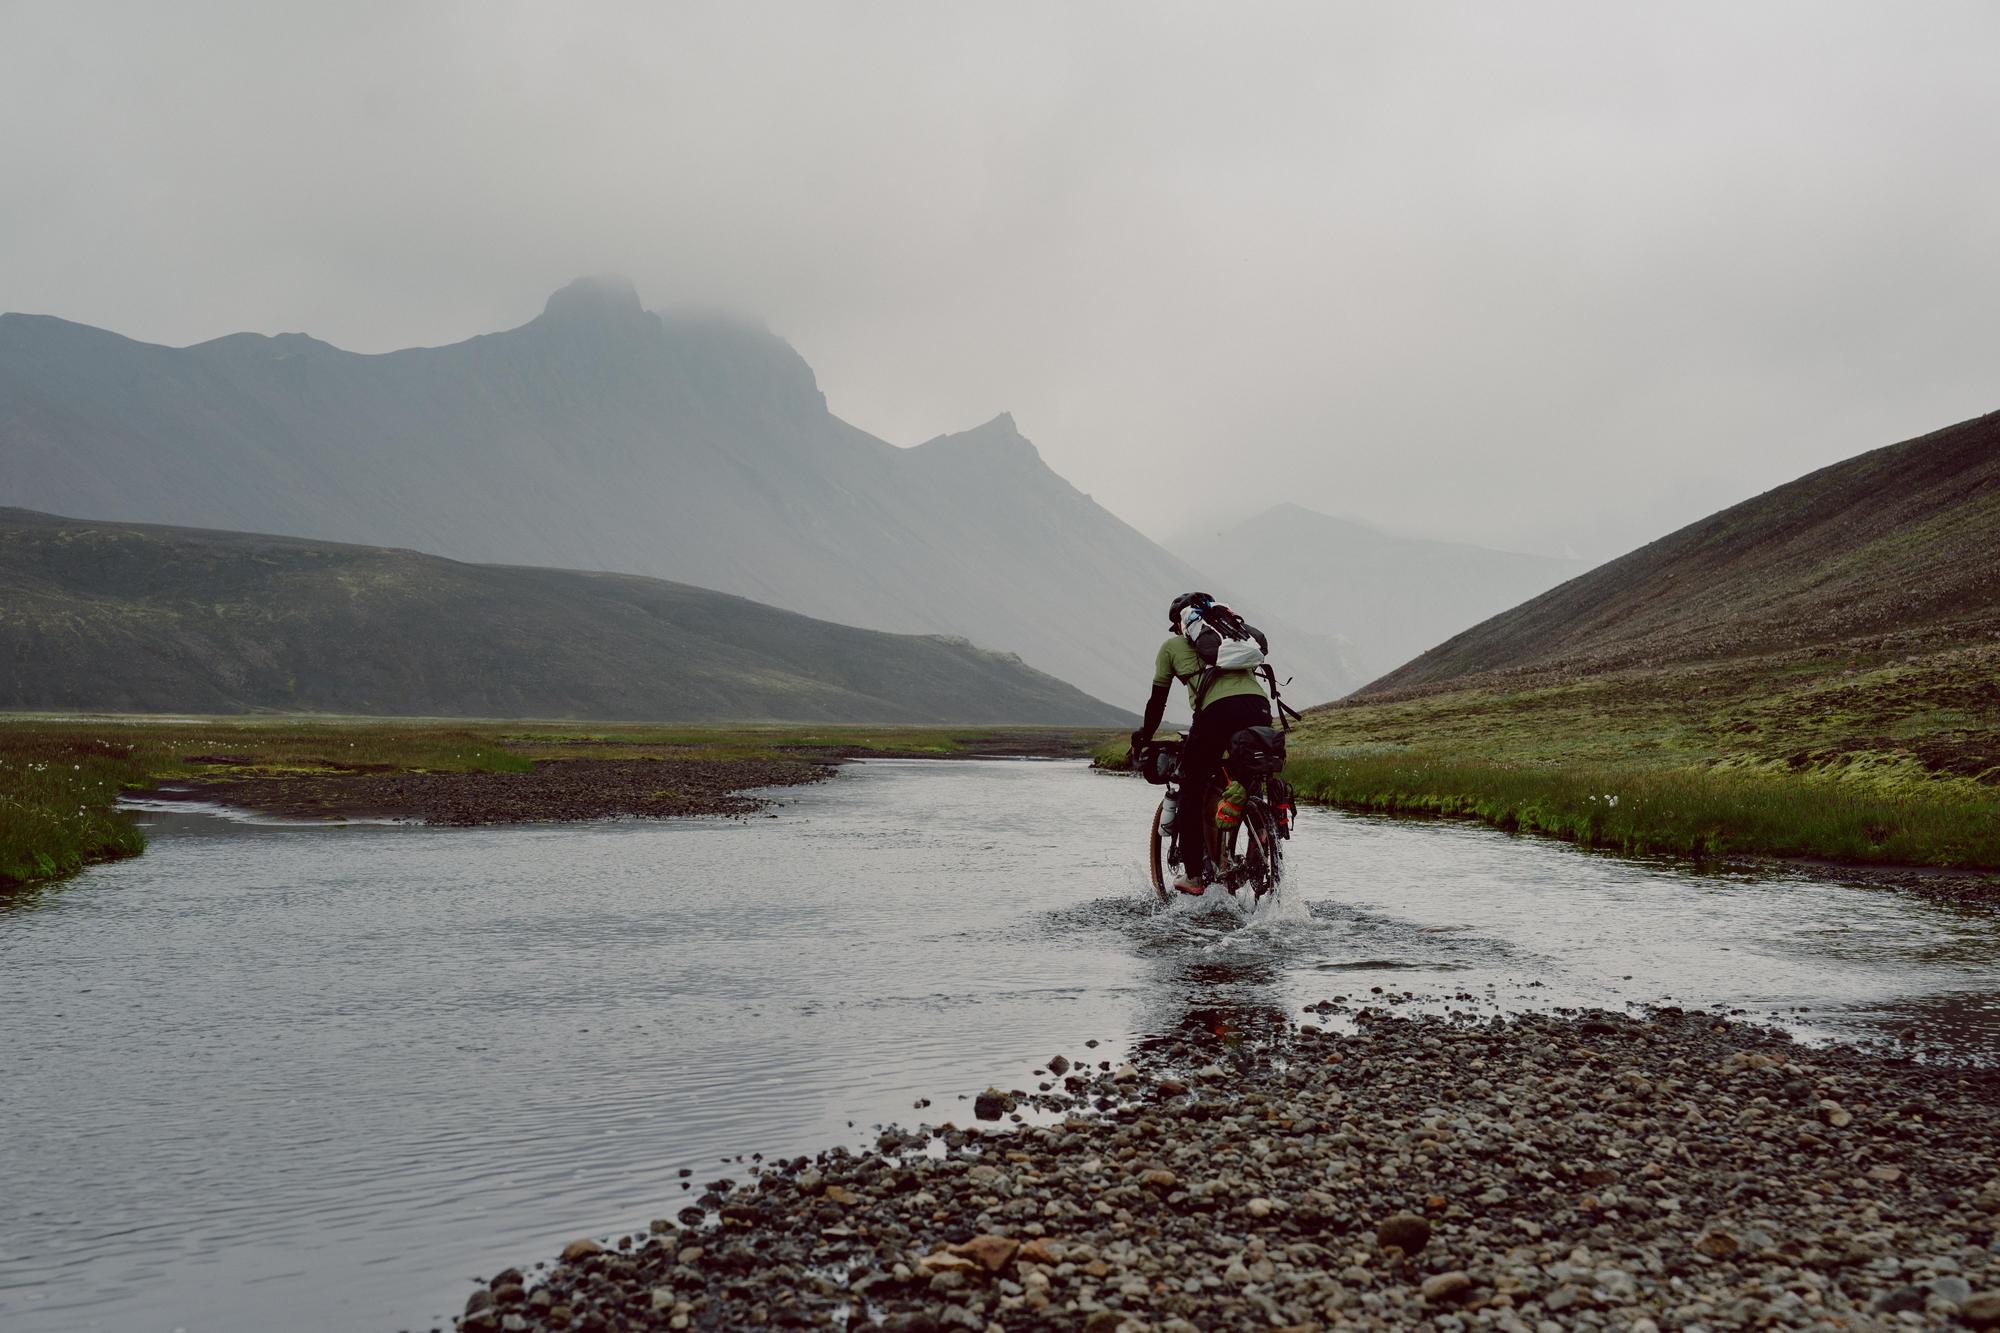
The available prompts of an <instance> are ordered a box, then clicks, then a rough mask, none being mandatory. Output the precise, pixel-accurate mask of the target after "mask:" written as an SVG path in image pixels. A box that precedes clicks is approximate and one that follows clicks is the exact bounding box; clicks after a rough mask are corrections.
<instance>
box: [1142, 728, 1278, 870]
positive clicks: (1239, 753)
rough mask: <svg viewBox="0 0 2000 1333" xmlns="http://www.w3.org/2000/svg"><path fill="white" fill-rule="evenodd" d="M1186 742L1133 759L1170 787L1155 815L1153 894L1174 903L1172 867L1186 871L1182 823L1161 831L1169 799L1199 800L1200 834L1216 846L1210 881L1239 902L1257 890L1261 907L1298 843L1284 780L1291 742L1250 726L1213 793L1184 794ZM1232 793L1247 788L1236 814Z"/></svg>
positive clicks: (1232, 748) (1149, 859)
mask: <svg viewBox="0 0 2000 1333" xmlns="http://www.w3.org/2000/svg"><path fill="white" fill-rule="evenodd" d="M1180 747H1181V738H1180V737H1170V738H1166V739H1162V740H1156V741H1148V742H1147V743H1146V744H1145V745H1143V746H1141V747H1140V748H1139V749H1138V750H1136V751H1134V752H1133V755H1132V760H1131V762H1132V765H1133V767H1135V768H1138V769H1139V770H1140V771H1141V772H1143V773H1144V774H1145V775H1146V780H1147V781H1148V782H1152V783H1154V784H1155V785H1166V786H1167V787H1168V793H1167V795H1164V796H1162V797H1161V798H1160V803H1159V805H1157V806H1155V807H1154V809H1153V822H1152V828H1151V830H1150V834H1149V837H1148V838H1147V855H1146V863H1147V869H1148V870H1149V871H1150V872H1151V874H1152V879H1153V892H1154V894H1155V895H1156V896H1157V897H1158V898H1159V900H1160V901H1161V902H1163V903H1164V902H1169V901H1171V900H1172V899H1173V897H1174V888H1173V879H1174V875H1173V868H1174V867H1175V866H1178V865H1182V864H1184V862H1183V860H1182V857H1181V849H1180V845H1179V843H1180V832H1179V829H1178V827H1177V825H1178V824H1179V821H1178V820H1175V821H1173V824H1170V825H1169V826H1168V827H1165V828H1162V827H1161V824H1162V822H1163V821H1162V816H1163V814H1164V812H1165V810H1166V808H1167V801H1168V799H1169V797H1171V796H1174V795H1176V794H1177V795H1178V798H1179V799H1180V800H1183V801H1184V800H1189V799H1193V800H1196V801H1199V802H1200V803H1201V804H1200V808H1201V809H1202V810H1203V811H1204V816H1203V818H1202V820H1201V827H1202V829H1203V830H1204V832H1205V834H1206V836H1207V837H1208V840H1209V845H1208V864H1209V866H1210V868H1211V873H1210V876H1209V882H1210V883H1212V884H1220V885H1222V886H1223V887H1224V888H1225V889H1227V890H1228V891H1229V893H1230V894H1231V895H1232V896H1233V895H1234V894H1235V893H1236V892H1237V891H1238V890H1239V889H1244V888H1247V889H1249V890H1250V894H1251V902H1252V903H1253V904H1254V903H1257V902H1260V901H1262V899H1263V898H1264V897H1265V895H1267V894H1274V893H1276V892H1277V891H1278V886H1279V885H1280V884H1281V883H1283V882H1284V877H1285V848H1284V844H1285V843H1286V842H1287V841H1289V840H1290V838H1291V836H1292V813H1293V807H1292V792H1291V788H1290V787H1289V786H1288V785H1287V784H1286V783H1285V781H1284V779H1282V778H1280V777H1279V776H1278V773H1279V771H1280V770H1281V769H1283V768H1284V766H1285V737H1284V733H1283V732H1282V731H1279V730H1278V729H1277V728H1275V727H1247V728H1245V729H1244V730H1242V731H1240V732H1238V733H1236V735H1235V736H1234V737H1232V738H1231V739H1230V742H1229V749H1228V751H1226V752H1225V754H1224V756H1223V762H1222V766H1221V771H1220V773H1219V774H1218V775H1217V776H1216V777H1215V778H1214V779H1213V780H1211V781H1210V782H1209V784H1208V786H1207V790H1205V791H1202V792H1197V793H1189V792H1185V791H1180V792H1178V793H1176V788H1177V786H1178V783H1179V781H1180ZM1232 787H1241V788H1242V791H1243V799H1242V803H1241V806H1240V809H1239V810H1237V811H1231V810H1229V809H1227V808H1225V807H1224V804H1223V803H1224V800H1225V798H1226V797H1227V795H1228V794H1229V791H1230V789H1231V788H1232Z"/></svg>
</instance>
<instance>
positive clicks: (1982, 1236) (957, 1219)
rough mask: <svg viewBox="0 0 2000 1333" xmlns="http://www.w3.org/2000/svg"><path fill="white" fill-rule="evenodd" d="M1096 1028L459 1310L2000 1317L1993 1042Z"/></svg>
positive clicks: (1102, 1324) (1358, 1011)
mask: <svg viewBox="0 0 2000 1333" xmlns="http://www.w3.org/2000/svg"><path fill="white" fill-rule="evenodd" d="M1097 1054H1098V1052H1095V1051H1076V1052H1071V1053H1070V1055H1071V1057H1073V1058H1075V1060H1076V1063H1075V1064H1074V1065H1072V1064H1071V1062H1070V1059H1065V1058H1064V1057H1062V1056H1055V1057H1052V1058H1051V1060H1050V1061H1049V1063H1048V1065H1047V1067H1046V1068H1044V1069H1041V1070H1037V1071H1036V1075H1037V1084H1036V1086H1034V1087H1031V1088H1026V1089H1014V1090H1011V1091H1009V1090H1002V1089H989V1090H988V1091H987V1092H986V1093H984V1094H982V1095H981V1096H980V1097H979V1098H978V1099H976V1102H975V1107H976V1111H975V1114H976V1116H977V1117H978V1119H977V1120H974V1121H968V1122H967V1123H965V1124H963V1125H957V1126H954V1125H949V1124H947V1125H939V1126H935V1127H933V1126H920V1127H918V1128H916V1129H914V1130H910V1131H904V1130H900V1129H893V1128H892V1129H890V1130H888V1131H886V1132H884V1133H883V1134H882V1135H881V1137H880V1140H879V1141H878V1143H877V1144H876V1145H875V1146H874V1147H873V1148H871V1149H868V1150H865V1151H858V1152H857V1151H851V1150H849V1149H846V1148H835V1149H833V1150H831V1151H828V1152H825V1153H821V1154H820V1155H818V1156H817V1157H814V1158H810V1159H808V1158H803V1157H801V1158H797V1159H793V1160H790V1161H774V1162H761V1163H753V1164H752V1165H751V1166H750V1167H749V1169H748V1170H746V1171H741V1172H739V1177H740V1178H737V1179H717V1180H713V1181H706V1182H695V1183H696V1186H697V1188H699V1190H700V1193H699V1194H698V1195H696V1196H693V1197H691V1198H690V1199H689V1200H687V1201H686V1202H687V1206H685V1207H683V1208H681V1209H680V1210H679V1211H678V1212H677V1213H675V1214H673V1215H672V1216H668V1217H662V1218H660V1219H659V1220H657V1221H655V1222H654V1223H653V1224H652V1226H651V1228H650V1230H649V1231H648V1232H646V1233H642V1234H638V1235H630V1236H622V1237H615V1238H609V1239H605V1240H599V1239H580V1240H577V1241H575V1242H573V1243H571V1244H570V1245H569V1246H568V1247H567V1248H566V1249H565V1250H564V1252H563V1255H562V1257H561V1258H560V1260H556V1261H552V1262H550V1263H547V1264H545V1265H537V1266H536V1268H535V1269H534V1270H532V1271H530V1272H528V1273H526V1274H524V1273H523V1272H521V1271H520V1270H516V1269H509V1270H508V1271H506V1272H503V1273H500V1274H498V1275H497V1276H495V1277H493V1278H492V1279H491V1280H490V1281H489V1282H486V1283H484V1284H482V1285H481V1286H480V1287H479V1288H478V1289H477V1290H476V1291H474V1292H473V1293H472V1295H471V1298H470V1300H469V1301H468V1302H467V1305H466V1312H465V1314H463V1315H462V1316H460V1317H459V1320H458V1327H459V1328H460V1329H461V1330H465V1331H466V1333H488V1331H489V1330H490V1331H496V1333H526V1331H527V1330H543V1329H562V1330H587V1331H589V1333H597V1331H598V1330H626V1329H674V1330H680V1329H745V1328H765V1327H774V1328H877V1327H879V1328H884V1329H902V1330H913V1331H914V1330H961V1329H963V1330H983V1331H987V1333H991V1330H1009V1331H1012V1330H1082V1333H1114V1331H1116V1330H1125V1331H1126V1333H1139V1331H1140V1330H1155V1331H1157V1333H1189V1331H1191V1330H1217V1329H1290V1330H1306V1329H1406V1328H1437V1329H1467V1328H1494V1329H1506V1330H1515V1331H1517V1333H1518V1330H1523V1329H1532V1330H1537V1333H1556V1331H1558V1330H1568V1329H1607V1330H1627V1331H1629V1333H1650V1331H1651V1330H1658V1329H1681V1330H1690V1331H1691V1330H1699V1329H1741V1328H1841V1329H1877V1328H1880V1329H1898V1328H1908V1327H1915V1328H1959V1327H1971V1328H1996V1327H2000V1248H1996V1245H1995V1236H1994V1231H1995V1226H1996V1224H2000V1160H1996V1146H1995V1145H1996V1143H2000V1074H1996V1072H1994V1071H1991V1070H1983V1069H1966V1068H1956V1067H1951V1066H1940V1065H1935V1064H1922V1063H1918V1062H1915V1061H1913V1060H1909V1059H1905V1058H1898V1057H1896V1056H1894V1055H1890V1054H1884V1053H1881V1052H1871V1051H1863V1050H1859V1049H1855V1048H1851V1047H1829V1048H1819V1047H1808V1046H1804V1045H1800V1044H1798V1043H1795V1042H1794V1041H1792V1040H1791V1039H1790V1038H1788V1037H1787V1036H1785V1035H1784V1034H1783V1033H1780V1032H1777V1031H1775V1030H1772V1029H1769V1028H1763V1027H1758V1026H1753V1025H1748V1024H1743V1023H1739V1022H1734V1021H1731V1020H1728V1019H1725V1018H1721V1017H1718V1016H1716V1015H1714V1014H1703V1013H1684V1012H1682V1011H1679V1010H1675V1009H1663V1010H1656V1011H1649V1012H1647V1013H1645V1014H1643V1015H1639V1016H1632V1015H1621V1014H1610V1013H1583V1014H1567V1015H1523V1016H1518V1017H1514V1018H1511V1019H1502V1018H1498V1017H1490V1018H1483V1017H1479V1016H1474V1015H1471V1014H1459V1015H1447V1016H1438V1015H1417V1014H1402V1013H1398V1012H1396V1011H1395V1010H1393V1009H1391V1008H1384V1007H1380V1006H1375V1007H1360V1008H1356V1007H1354V1006H1351V1005H1349V1004H1347V1003H1345V1002H1333V1001H1329V1002H1327V1003H1325V1004H1322V1005H1318V1006H1315V1007H1314V1010H1313V1011H1312V1012H1311V1013H1309V1014H1308V1015H1307V1021H1306V1022H1303V1023H1300V1024H1296V1025H1294V1024H1290V1023H1287V1022H1285V1021H1284V1020H1283V1019H1282V1018H1281V1017H1279V1016H1277V1015H1275V1014H1272V1015H1269V1016H1267V1017H1265V1018H1263V1019H1258V1018H1256V1017H1254V1016H1252V1017H1242V1016H1236V1017H1231V1016H1230V1015H1228V1014H1221V1015H1218V1014H1214V1013H1206V1014H1205V1013H1200V1012H1197V1013H1195V1014H1193V1015H1191V1016H1190V1018H1189V1020H1188V1021H1187V1022H1186V1023H1185V1024H1184V1025H1183V1026H1182V1028H1181V1029H1180V1030H1179V1031H1177V1032H1176V1033H1174V1034H1172V1035H1169V1036H1166V1037H1161V1038H1155V1039H1150V1040H1148V1041H1146V1042H1142V1043H1141V1044H1140V1045H1139V1047H1138V1049H1137V1050H1136V1051H1135V1053H1134V1057H1133V1060H1132V1062H1131V1063H1119V1064H1117V1065H1116V1066H1115V1067H1113V1066H1112V1062H1110V1061H1104V1060H1099V1059H1096V1058H1095V1057H1096V1055H1097ZM1084 1057H1090V1058H1088V1059H1086V1058H1084ZM981 1122H987V1123H981Z"/></svg>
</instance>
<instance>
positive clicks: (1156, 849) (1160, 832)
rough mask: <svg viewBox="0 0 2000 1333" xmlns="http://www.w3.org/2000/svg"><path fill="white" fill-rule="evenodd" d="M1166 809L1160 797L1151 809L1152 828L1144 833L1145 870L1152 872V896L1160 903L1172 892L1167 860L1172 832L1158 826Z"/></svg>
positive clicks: (1164, 798) (1169, 868)
mask: <svg viewBox="0 0 2000 1333" xmlns="http://www.w3.org/2000/svg"><path fill="white" fill-rule="evenodd" d="M1166 808H1167V798H1166V797H1164V796H1162V797H1161V798H1160V803H1159V804H1158V805H1156V806H1154V807H1153V823H1152V827H1150V828H1149V829H1148V830H1147V831H1146V869H1147V870H1149V871H1150V872H1152V876H1153V895H1154V896H1155V897H1156V898H1158V899H1159V900H1160V901H1161V902H1165V901H1167V899H1169V898H1171V897H1172V896H1173V891H1174V890H1173V873H1174V871H1173V865H1172V863H1171V862H1170V861H1169V860H1168V857H1169V856H1170V855H1171V854H1172V848H1173V840H1174V831H1173V830H1172V829H1170V828H1163V827H1161V824H1160V816H1161V815H1162V814H1163V813H1165V811H1166Z"/></svg>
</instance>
